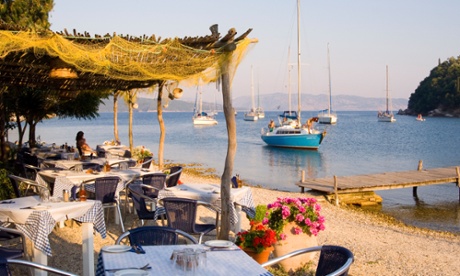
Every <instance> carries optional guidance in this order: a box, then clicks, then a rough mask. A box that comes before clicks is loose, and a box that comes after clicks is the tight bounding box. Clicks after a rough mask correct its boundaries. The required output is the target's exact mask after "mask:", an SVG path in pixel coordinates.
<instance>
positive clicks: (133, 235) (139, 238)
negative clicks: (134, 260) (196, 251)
mask: <svg viewBox="0 0 460 276" xmlns="http://www.w3.org/2000/svg"><path fill="white" fill-rule="evenodd" d="M180 236H182V237H184V238H185V239H186V240H188V241H190V242H191V243H193V244H197V243H198V242H197V240H196V239H195V238H194V237H192V236H190V235H189V234H187V233H185V232H183V231H180V230H178V229H174V228H171V227H165V226H142V227H138V228H134V229H131V230H129V231H127V232H125V233H123V234H121V235H120V237H118V239H117V241H116V244H120V242H121V241H122V240H123V239H124V238H126V237H128V240H129V243H130V244H131V245H176V244H178V243H179V241H180V239H179V237H180Z"/></svg>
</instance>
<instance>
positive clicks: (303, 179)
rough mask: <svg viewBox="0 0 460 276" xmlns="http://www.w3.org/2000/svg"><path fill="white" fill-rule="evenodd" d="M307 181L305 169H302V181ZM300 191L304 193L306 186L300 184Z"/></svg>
mask: <svg viewBox="0 0 460 276" xmlns="http://www.w3.org/2000/svg"><path fill="white" fill-rule="evenodd" d="M304 181H305V170H302V171H301V173H300V183H303V182H304ZM300 192H301V193H302V194H303V193H304V192H305V188H304V187H303V186H300Z"/></svg>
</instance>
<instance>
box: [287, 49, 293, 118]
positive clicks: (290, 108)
mask: <svg viewBox="0 0 460 276" xmlns="http://www.w3.org/2000/svg"><path fill="white" fill-rule="evenodd" d="M290 58H291V47H289V48H288V104H289V116H291V113H292V106H291V67H292V64H290V63H289V60H290Z"/></svg>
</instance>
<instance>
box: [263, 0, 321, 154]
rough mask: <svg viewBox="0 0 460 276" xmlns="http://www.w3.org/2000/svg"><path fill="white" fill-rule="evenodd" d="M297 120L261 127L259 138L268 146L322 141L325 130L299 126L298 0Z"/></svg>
mask: <svg viewBox="0 0 460 276" xmlns="http://www.w3.org/2000/svg"><path fill="white" fill-rule="evenodd" d="M297 51H298V55H297V97H298V99H297V114H298V116H297V120H296V121H293V122H291V123H290V124H282V125H281V126H278V127H275V128H273V129H272V130H270V129H269V128H264V129H262V133H261V138H262V140H263V141H264V142H265V143H266V144H267V145H269V146H274V147H285V148H298V149H315V150H316V149H318V147H319V145H320V144H321V142H322V141H323V139H324V137H325V135H326V132H321V131H319V130H316V129H314V128H312V129H310V130H309V129H308V128H307V127H306V126H303V125H302V126H301V125H300V122H301V121H302V120H301V112H300V111H301V100H300V97H301V93H300V90H301V72H302V70H301V62H300V0H297Z"/></svg>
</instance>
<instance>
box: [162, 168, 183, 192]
mask: <svg viewBox="0 0 460 276" xmlns="http://www.w3.org/2000/svg"><path fill="white" fill-rule="evenodd" d="M181 173H182V167H181V166H174V167H171V168H169V174H168V176H167V178H166V187H168V188H169V187H174V186H176V185H177V182H178V181H179V178H180V175H181Z"/></svg>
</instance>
